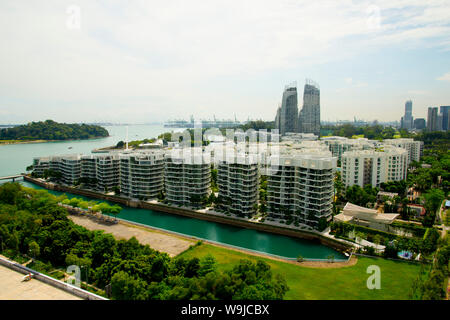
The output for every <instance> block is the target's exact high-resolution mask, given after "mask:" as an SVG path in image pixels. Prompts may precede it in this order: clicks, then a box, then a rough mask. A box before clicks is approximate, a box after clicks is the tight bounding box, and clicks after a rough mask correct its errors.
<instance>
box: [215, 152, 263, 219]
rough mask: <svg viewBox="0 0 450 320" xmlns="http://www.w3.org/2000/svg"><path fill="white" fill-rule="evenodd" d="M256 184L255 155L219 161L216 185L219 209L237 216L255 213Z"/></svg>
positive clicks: (256, 167)
mask: <svg viewBox="0 0 450 320" xmlns="http://www.w3.org/2000/svg"><path fill="white" fill-rule="evenodd" d="M258 182H259V173H258V162H257V157H256V155H248V154H240V155H236V156H232V157H227V159H226V160H221V161H219V163H218V165H217V184H218V187H219V200H220V202H219V203H220V205H219V206H220V208H222V209H224V210H226V211H228V212H230V213H233V214H236V215H238V216H251V215H252V214H254V213H256V210H255V206H257V204H258Z"/></svg>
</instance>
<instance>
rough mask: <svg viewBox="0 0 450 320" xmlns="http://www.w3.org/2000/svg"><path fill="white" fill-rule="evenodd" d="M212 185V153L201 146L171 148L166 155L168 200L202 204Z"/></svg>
mask: <svg viewBox="0 0 450 320" xmlns="http://www.w3.org/2000/svg"><path fill="white" fill-rule="evenodd" d="M210 186H211V158H210V154H208V153H206V152H203V150H202V149H201V148H185V149H177V150H171V152H168V153H166V156H165V189H166V200H167V201H168V202H169V203H171V204H174V205H183V206H194V207H195V206H201V201H203V200H204V199H205V198H206V197H208V196H209V193H210Z"/></svg>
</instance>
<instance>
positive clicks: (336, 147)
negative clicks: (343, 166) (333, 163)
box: [321, 136, 375, 160]
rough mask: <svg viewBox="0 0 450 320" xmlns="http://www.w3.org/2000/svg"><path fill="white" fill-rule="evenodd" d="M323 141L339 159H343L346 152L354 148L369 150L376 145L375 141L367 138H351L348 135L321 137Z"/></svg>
mask: <svg viewBox="0 0 450 320" xmlns="http://www.w3.org/2000/svg"><path fill="white" fill-rule="evenodd" d="M321 141H323V142H324V143H325V144H326V145H327V146H328V147H329V149H330V151H331V152H332V154H333V157H337V158H338V160H342V155H343V154H344V152H347V151H352V150H369V149H373V148H374V146H375V144H374V142H373V141H370V140H368V139H365V138H359V139H349V138H346V137H335V136H333V137H324V138H321Z"/></svg>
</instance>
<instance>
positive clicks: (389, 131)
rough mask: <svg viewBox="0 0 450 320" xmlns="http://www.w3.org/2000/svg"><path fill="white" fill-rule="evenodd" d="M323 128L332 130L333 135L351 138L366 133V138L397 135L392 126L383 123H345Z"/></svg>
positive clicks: (375, 138)
mask: <svg viewBox="0 0 450 320" xmlns="http://www.w3.org/2000/svg"><path fill="white" fill-rule="evenodd" d="M321 130H323V131H326V132H331V133H332V135H333V136H341V137H347V138H351V137H353V136H358V135H364V137H365V138H369V139H374V140H382V139H392V138H394V135H395V129H394V128H392V127H383V126H382V125H379V124H377V125H372V126H369V125H367V126H358V127H356V126H354V125H352V124H343V125H337V126H322V128H321Z"/></svg>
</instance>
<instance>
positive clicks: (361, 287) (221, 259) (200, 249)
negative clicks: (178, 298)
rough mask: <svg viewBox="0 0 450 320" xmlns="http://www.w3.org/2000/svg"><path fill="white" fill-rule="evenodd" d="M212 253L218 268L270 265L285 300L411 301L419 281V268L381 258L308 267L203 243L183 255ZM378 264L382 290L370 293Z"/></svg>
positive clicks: (192, 255)
mask: <svg viewBox="0 0 450 320" xmlns="http://www.w3.org/2000/svg"><path fill="white" fill-rule="evenodd" d="M208 253H210V254H212V255H213V256H214V257H215V258H216V259H217V261H218V263H219V269H229V268H232V266H233V265H234V264H236V263H237V262H238V261H239V260H240V259H249V260H252V261H256V260H257V259H261V260H264V261H265V262H267V263H268V264H269V265H270V266H271V268H272V270H273V271H274V273H280V274H282V275H284V276H285V278H286V280H287V283H288V286H289V288H290V290H289V291H288V292H287V293H286V296H285V299H290V300H303V299H309V300H311V299H334V300H338V299H359V300H367V299H368V300H370V299H372V300H381V299H388V300H393V299H408V294H409V292H410V288H411V286H412V282H413V280H414V279H415V278H416V276H417V274H418V272H419V269H420V266H419V265H418V264H412V263H407V262H396V261H392V260H386V259H381V258H365V257H358V263H357V264H356V265H354V266H349V267H343V268H335V269H333V268H330V269H324V268H322V269H320V268H308V267H300V266H298V265H294V264H290V263H285V262H281V261H276V260H272V259H268V258H258V257H255V256H252V255H247V254H245V253H242V252H239V251H235V250H231V249H225V248H221V247H216V246H213V245H209V244H201V245H199V246H196V247H193V248H191V249H189V250H187V251H185V252H183V253H181V254H180V256H182V257H185V258H191V257H198V258H201V257H203V256H205V255H206V254H208ZM370 265H377V266H379V267H380V271H381V289H379V290H377V289H373V290H369V289H368V288H367V286H366V281H367V278H368V277H369V276H370V274H368V273H366V270H367V267H368V266H370Z"/></svg>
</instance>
